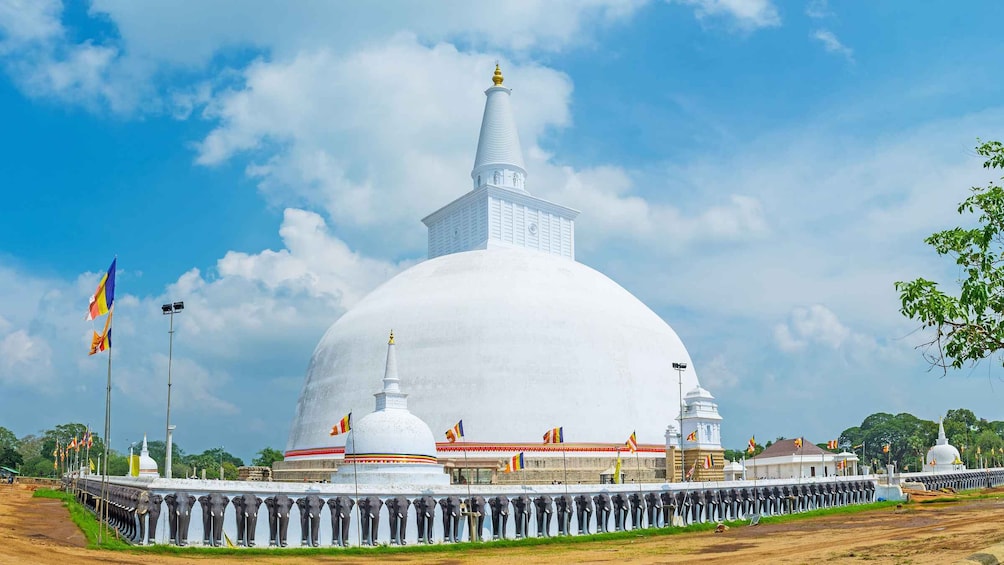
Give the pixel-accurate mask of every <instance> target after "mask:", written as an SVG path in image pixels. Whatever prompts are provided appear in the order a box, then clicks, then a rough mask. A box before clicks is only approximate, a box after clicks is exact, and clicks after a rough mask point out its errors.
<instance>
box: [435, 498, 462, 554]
mask: <svg viewBox="0 0 1004 565" xmlns="http://www.w3.org/2000/svg"><path fill="white" fill-rule="evenodd" d="M439 507H440V508H441V509H442V510H443V541H444V542H445V543H456V542H457V541H459V540H460V522H461V520H462V519H463V516H462V515H461V514H462V510H461V508H460V498H459V497H456V496H447V497H446V498H441V499H439Z"/></svg>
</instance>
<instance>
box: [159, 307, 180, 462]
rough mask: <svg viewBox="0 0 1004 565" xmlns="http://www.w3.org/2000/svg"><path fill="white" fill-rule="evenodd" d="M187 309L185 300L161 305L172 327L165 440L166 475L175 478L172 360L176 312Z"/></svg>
mask: <svg viewBox="0 0 1004 565" xmlns="http://www.w3.org/2000/svg"><path fill="white" fill-rule="evenodd" d="M184 309H185V303H184V302H171V303H168V304H165V305H163V306H161V311H162V312H163V313H164V315H165V316H170V318H171V322H170V329H168V331H167V335H168V336H169V337H168V340H167V424H166V425H165V426H164V428H165V435H166V436H167V437H166V438H165V440H164V448H165V451H164V477H165V478H168V479H170V478H173V477H174V474H173V473H172V472H171V456H172V453H171V451H172V448H173V446H172V445H171V361H172V358H173V356H174V314H175V313H176V312H179V313H180V312H181V311H182V310H184Z"/></svg>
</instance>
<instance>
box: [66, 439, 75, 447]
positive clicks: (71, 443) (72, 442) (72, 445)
mask: <svg viewBox="0 0 1004 565" xmlns="http://www.w3.org/2000/svg"><path fill="white" fill-rule="evenodd" d="M76 447H77V437H76V436H74V437H73V439H72V440H70V445H67V446H66V449H75V448H76Z"/></svg>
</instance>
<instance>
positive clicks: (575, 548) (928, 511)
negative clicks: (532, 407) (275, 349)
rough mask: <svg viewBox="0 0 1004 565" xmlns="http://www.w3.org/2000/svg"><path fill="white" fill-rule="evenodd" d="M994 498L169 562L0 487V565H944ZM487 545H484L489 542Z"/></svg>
mask: <svg viewBox="0 0 1004 565" xmlns="http://www.w3.org/2000/svg"><path fill="white" fill-rule="evenodd" d="M1002 520H1004V499H999V500H998V499H986V500H974V501H969V502H963V503H950V504H929V505H911V506H909V507H907V509H905V510H902V511H895V510H893V509H883V510H876V511H872V512H864V513H860V514H855V515H851V516H833V517H827V518H817V519H812V520H800V521H795V522H790V523H786V524H777V525H761V526H757V527H753V528H733V529H731V530H729V531H728V532H725V533H723V534H712V533H694V534H683V535H675V536H666V537H656V538H639V539H637V540H619V541H605V542H596V543H582V544H575V545H569V546H560V545H556V546H536V547H526V548H506V549H484V550H477V551H471V552H468V553H466V554H463V555H461V554H457V553H449V554H443V555H441V556H437V555H433V554H402V555H385V554H384V555H380V556H374V557H372V558H369V557H358V556H346V555H338V554H337V552H335V553H333V554H332V555H330V556H327V555H326V556H311V557H306V556H304V557H293V556H288V555H287V556H285V557H283V556H282V555H281V553H280V552H279V551H278V550H277V551H276V555H274V556H272V555H269V556H261V557H257V556H256V557H239V558H238V557H232V556H219V557H206V556H196V555H187V556H183V557H172V556H165V555H149V554H145V553H144V554H140V553H129V552H112V551H95V550H88V549H86V548H85V547H84V543H85V540H84V537H83V535H81V533H80V532H79V531H78V530H77V528H76V526H74V525H73V523H72V522H71V521H70V518H69V514H68V513H67V511H66V509H64V508H63V507H62V503H61V502H59V501H55V500H48V499H38V498H31V490H30V489H29V488H26V487H19V486H14V487H8V486H6V485H4V486H3V487H0V565H7V564H22V563H55V564H61V565H65V564H69V563H95V562H100V563H149V564H162V563H171V564H179V563H190V562H193V561H209V560H211V561H212V562H213V563H242V564H246V563H279V564H281V565H299V564H305V563H318V562H320V563H332V562H338V563H346V564H350V563H351V564H356V563H359V564H371V563H378V562H379V563H388V562H389V563H438V564H454V563H478V564H488V563H491V564H493V565H498V564H502V565H508V564H512V565H515V564H517V563H518V564H524V563H653V564H654V563H660V564H662V563H696V562H700V563H721V564H725V563H728V564H730V565H731V564H734V563H744V564H763V565H767V564H779V563H783V564H789V563H790V564H795V563H820V562H826V563H838V564H839V563H857V562H861V561H868V562H870V563H901V564H911V565H922V564H935V563H938V564H940V563H947V562H951V561H953V560H955V559H959V558H961V557H965V556H966V555H969V554H970V553H973V552H974V551H976V550H979V549H981V548H983V547H986V546H988V545H992V544H994V543H998V542H1000V541H1002V540H1004V528H1002V527H1000V526H999V524H1001V523H1002ZM489 545H490V544H489Z"/></svg>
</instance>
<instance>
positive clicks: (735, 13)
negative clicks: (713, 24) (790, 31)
mask: <svg viewBox="0 0 1004 565" xmlns="http://www.w3.org/2000/svg"><path fill="white" fill-rule="evenodd" d="M669 1H670V2H677V3H679V4H684V5H687V6H692V7H693V8H694V15H695V16H696V17H697V19H698V20H701V21H704V20H707V19H720V18H723V19H725V20H727V21H728V22H730V23H731V24H732V25H734V26H735V27H737V28H738V29H741V30H745V31H752V30H756V29H760V28H766V27H777V26H779V25H781V15H780V14H779V13H778V11H777V7H775V6H774V4H773V3H772V2H771V0H669Z"/></svg>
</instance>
